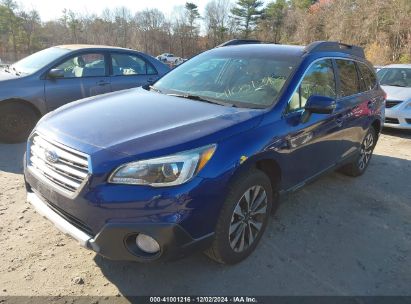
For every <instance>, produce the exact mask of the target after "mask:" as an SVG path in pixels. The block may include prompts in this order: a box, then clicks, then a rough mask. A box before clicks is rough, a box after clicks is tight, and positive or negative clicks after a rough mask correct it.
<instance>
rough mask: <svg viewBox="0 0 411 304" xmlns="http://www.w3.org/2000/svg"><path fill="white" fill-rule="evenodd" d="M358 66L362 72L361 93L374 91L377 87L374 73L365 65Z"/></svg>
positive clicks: (359, 64) (358, 64)
mask: <svg viewBox="0 0 411 304" xmlns="http://www.w3.org/2000/svg"><path fill="white" fill-rule="evenodd" d="M357 66H358V69H359V71H360V84H361V91H369V90H372V89H373V88H374V87H375V85H376V78H375V75H374V72H372V71H371V70H370V68H369V67H367V66H366V65H365V64H363V63H357Z"/></svg>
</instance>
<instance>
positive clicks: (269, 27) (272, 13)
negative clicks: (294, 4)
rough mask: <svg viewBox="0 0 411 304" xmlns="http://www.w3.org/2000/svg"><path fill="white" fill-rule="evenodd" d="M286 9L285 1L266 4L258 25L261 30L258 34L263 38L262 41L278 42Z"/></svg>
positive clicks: (278, 0)
mask: <svg viewBox="0 0 411 304" xmlns="http://www.w3.org/2000/svg"><path fill="white" fill-rule="evenodd" d="M288 9H289V4H288V2H287V1H286V0H276V1H275V2H270V3H268V4H267V7H266V8H265V10H264V14H263V16H262V20H261V22H260V24H259V27H260V29H261V30H262V31H259V32H260V35H262V36H263V40H269V41H272V42H274V43H279V42H280V40H281V34H282V31H283V27H284V21H285V18H286V17H287V11H288Z"/></svg>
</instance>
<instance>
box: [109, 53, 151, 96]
mask: <svg viewBox="0 0 411 304" xmlns="http://www.w3.org/2000/svg"><path fill="white" fill-rule="evenodd" d="M110 56H111V60H110V61H111V89H112V90H113V91H119V90H124V89H130V88H134V87H139V86H143V85H146V84H150V83H153V82H155V81H156V80H157V79H158V72H157V70H156V69H155V68H154V66H153V65H152V64H151V63H149V62H148V61H146V60H145V59H144V58H142V57H141V56H138V55H136V54H133V53H121V52H112V53H111V55H110Z"/></svg>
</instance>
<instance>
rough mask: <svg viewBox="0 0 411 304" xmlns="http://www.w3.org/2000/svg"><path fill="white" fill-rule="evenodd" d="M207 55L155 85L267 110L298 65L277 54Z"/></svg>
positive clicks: (295, 61) (211, 53) (183, 66)
mask: <svg viewBox="0 0 411 304" xmlns="http://www.w3.org/2000/svg"><path fill="white" fill-rule="evenodd" d="M222 53H223V54H221V52H220V54H219V53H218V52H217V54H216V53H215V52H207V53H203V54H201V55H198V56H196V57H194V58H193V59H191V60H189V61H187V62H186V63H184V64H183V65H181V66H179V67H177V68H176V69H174V70H172V71H171V72H169V73H168V74H167V75H165V76H164V77H163V78H161V79H160V80H159V81H157V82H156V83H155V85H154V86H153V88H154V89H156V90H158V91H161V92H163V93H166V94H167V93H168V94H169V93H171V94H173V93H174V94H185V95H195V96H199V97H202V98H205V99H214V100H219V101H221V102H223V103H225V104H230V105H234V106H240V107H251V108H266V107H268V106H270V105H272V104H273V103H274V102H275V101H276V100H277V98H278V96H279V93H280V91H281V89H282V87H283V86H284V83H285V82H286V80H287V79H288V77H289V76H290V75H291V73H292V71H293V70H294V68H295V67H296V65H297V64H298V62H299V60H296V57H291V56H288V57H285V58H284V56H282V57H276V54H275V53H274V54H270V55H267V54H264V55H258V54H256V53H254V54H249V53H246V54H236V55H234V54H230V53H228V52H222Z"/></svg>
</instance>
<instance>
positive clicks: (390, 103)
mask: <svg viewBox="0 0 411 304" xmlns="http://www.w3.org/2000/svg"><path fill="white" fill-rule="evenodd" d="M401 102H402V100H386V101H385V107H386V108H387V109H389V108H392V107H395V106H396V105H399V104H400V103H401Z"/></svg>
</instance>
